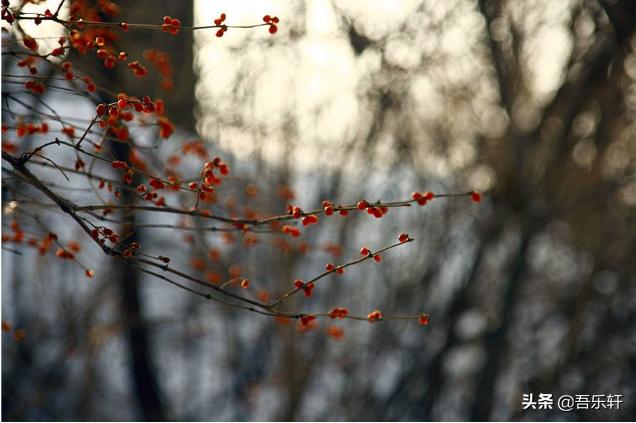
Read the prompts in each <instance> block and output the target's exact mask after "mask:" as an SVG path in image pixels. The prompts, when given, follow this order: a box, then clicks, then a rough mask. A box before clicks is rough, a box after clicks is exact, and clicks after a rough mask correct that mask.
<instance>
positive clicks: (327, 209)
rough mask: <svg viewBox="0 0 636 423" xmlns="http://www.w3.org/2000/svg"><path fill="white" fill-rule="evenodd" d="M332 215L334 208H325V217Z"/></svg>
mask: <svg viewBox="0 0 636 423" xmlns="http://www.w3.org/2000/svg"><path fill="white" fill-rule="evenodd" d="M332 214H333V207H332V206H326V207H325V215H327V216H331V215H332Z"/></svg>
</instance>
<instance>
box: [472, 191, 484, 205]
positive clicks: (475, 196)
mask: <svg viewBox="0 0 636 423" xmlns="http://www.w3.org/2000/svg"><path fill="white" fill-rule="evenodd" d="M470 199H471V200H473V201H474V202H475V203H479V202H480V201H481V194H480V193H478V192H477V191H473V192H472V193H471V194H470Z"/></svg>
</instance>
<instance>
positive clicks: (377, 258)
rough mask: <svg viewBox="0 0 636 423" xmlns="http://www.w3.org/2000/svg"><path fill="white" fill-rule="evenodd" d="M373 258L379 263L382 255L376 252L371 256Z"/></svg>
mask: <svg viewBox="0 0 636 423" xmlns="http://www.w3.org/2000/svg"><path fill="white" fill-rule="evenodd" d="M373 260H375V261H376V262H378V263H380V262H381V261H382V256H381V255H380V254H376V255H374V256H373Z"/></svg>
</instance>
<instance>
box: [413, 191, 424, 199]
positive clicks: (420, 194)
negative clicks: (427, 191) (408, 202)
mask: <svg viewBox="0 0 636 423" xmlns="http://www.w3.org/2000/svg"><path fill="white" fill-rule="evenodd" d="M411 198H412V199H414V200H415V201H417V200H419V199H420V198H422V193H421V192H418V191H415V192H414V193H413V194H411Z"/></svg>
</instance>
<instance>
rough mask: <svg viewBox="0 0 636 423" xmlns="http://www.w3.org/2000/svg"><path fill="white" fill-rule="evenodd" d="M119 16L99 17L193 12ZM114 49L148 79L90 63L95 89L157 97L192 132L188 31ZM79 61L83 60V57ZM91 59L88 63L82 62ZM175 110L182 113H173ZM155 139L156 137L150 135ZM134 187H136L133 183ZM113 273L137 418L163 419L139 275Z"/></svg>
mask: <svg viewBox="0 0 636 423" xmlns="http://www.w3.org/2000/svg"><path fill="white" fill-rule="evenodd" d="M118 5H119V6H120V12H119V14H118V15H117V16H115V17H112V18H110V17H107V16H103V17H102V18H103V20H104V21H109V20H110V21H115V22H121V21H124V22H129V23H157V24H159V23H161V22H162V19H163V16H165V15H170V16H172V17H178V18H179V19H180V20H181V22H182V25H183V26H192V24H193V18H194V9H193V4H192V2H191V1H179V2H167V3H162V4H161V7H160V8H158V7H156V2H155V1H153V0H135V1H132V0H124V1H120V2H118ZM115 31H116V32H120V33H121V34H122V36H121V38H120V39H119V40H117V41H116V42H115V45H116V46H117V48H118V49H120V50H121V51H124V52H126V53H127V55H128V58H129V60H139V62H140V63H142V64H143V65H144V66H146V67H147V68H148V70H149V75H148V76H147V77H145V78H143V79H138V78H137V77H135V76H134V74H133V73H132V72H131V70H130V69H129V68H128V67H127V66H125V65H122V64H118V65H117V66H116V67H115V68H114V69H112V70H109V69H106V68H105V67H104V66H103V65H102V64H101V63H94V62H91V63H90V64H89V65H88V66H87V69H97V70H99V72H100V73H99V74H98V75H90V76H91V77H93V78H94V79H95V81H96V83H97V84H98V85H104V86H108V87H109V88H110V89H112V90H113V91H115V92H124V93H126V94H128V95H130V96H137V97H140V98H141V97H142V96H144V95H148V96H150V97H151V98H152V99H158V98H161V99H163V100H165V101H166V104H168V105H173V107H174V106H176V107H178V109H177V108H176V107H175V109H173V110H171V109H170V108H168V109H167V110H166V113H167V115H168V117H169V118H170V119H171V121H172V122H174V123H175V124H176V125H178V126H181V127H183V128H185V129H188V130H192V129H193V128H194V123H195V120H194V113H193V110H194V80H195V77H194V72H193V63H192V55H193V53H192V44H193V36H192V32H190V31H183V32H182V33H180V34H179V35H178V36H176V37H175V36H171V35H169V34H167V33H165V32H163V31H159V30H130V31H129V32H127V33H123V32H121V31H119V30H115ZM146 49H153V50H155V51H156V52H160V53H165V54H166V55H167V58H168V61H169V64H170V65H169V68H171V69H172V71H171V72H170V78H173V82H174V88H173V89H171V90H165V89H163V88H161V83H162V80H163V78H164V77H165V75H161V74H160V72H159V71H158V70H157V69H156V68H155V67H154V66H153V64H152V63H149V62H148V61H147V60H144V59H143V52H144V51H145V50H146ZM78 59H79V60H87V59H86V58H84V57H80V58H78ZM88 60H91V61H92V60H94V59H88ZM113 100H114V99H112V98H109V99H104V102H112V101H113ZM178 111H182V112H181V113H179V112H178ZM154 136H156V133H155V134H154ZM112 152H113V154H114V156H115V158H116V159H117V160H123V161H128V160H129V155H130V152H131V148H130V144H129V143H117V142H114V143H112ZM134 183H138V181H135V182H134ZM121 201H122V202H123V203H124V204H129V203H132V202H134V198H133V195H132V194H130V193H129V192H128V191H123V192H122V196H121ZM136 219H137V217H136V216H135V214H131V215H130V216H129V217H128V218H127V224H126V226H125V227H124V228H123V229H122V231H121V233H122V234H126V233H128V232H129V231H130V230H132V228H135V226H136V225H135V223H136ZM142 238H143V234H142V233H141V232H140V231H138V230H137V231H135V232H134V234H133V236H132V237H131V238H129V239H128V240H127V241H126V242H132V241H137V242H139V243H140V244H143V239H142ZM113 266H114V267H116V268H115V269H113V273H114V274H115V275H118V278H117V279H118V284H119V289H120V294H121V313H122V315H121V319H122V321H123V325H122V326H123V327H124V328H125V329H124V331H125V339H126V343H127V345H128V350H129V354H130V360H129V375H130V381H131V387H132V392H133V394H134V396H135V397H136V401H137V403H138V406H139V413H140V418H141V419H143V420H148V421H157V420H168V419H169V412H168V411H167V409H166V404H165V401H164V400H163V399H162V389H161V385H160V383H159V379H158V377H157V374H156V371H155V366H154V365H153V359H152V356H153V354H152V333H151V331H150V330H149V329H148V327H147V325H146V322H145V318H144V312H143V306H144V296H143V291H142V290H141V289H140V286H139V281H140V274H139V272H137V271H133V270H131V269H130V268H128V267H127V266H126V265H123V264H118V263H114V264H113Z"/></svg>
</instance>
